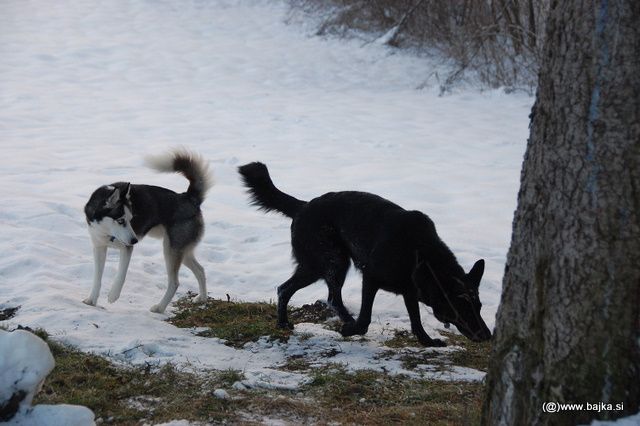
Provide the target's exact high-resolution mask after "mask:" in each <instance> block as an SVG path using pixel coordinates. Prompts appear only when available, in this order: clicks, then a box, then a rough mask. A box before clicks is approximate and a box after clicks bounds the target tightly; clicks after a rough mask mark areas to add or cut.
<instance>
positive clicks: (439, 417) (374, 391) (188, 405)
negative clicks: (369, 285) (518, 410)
mask: <svg viewBox="0 0 640 426" xmlns="http://www.w3.org/2000/svg"><path fill="white" fill-rule="evenodd" d="M48 343H49V346H50V347H51V350H52V352H53V354H54V357H55V359H56V368H55V369H54V371H53V372H52V373H51V375H50V376H49V377H48V378H47V380H46V381H45V385H44V388H43V390H42V392H40V394H38V396H37V397H36V400H35V401H34V403H36V404H40V403H47V404H60V403H67V404H80V405H84V406H87V407H89V408H91V409H92V410H93V411H94V412H95V414H96V417H98V418H102V419H103V422H104V423H107V424H117V425H134V424H140V423H141V422H144V423H147V422H148V423H152V424H153V423H158V422H165V421H169V420H175V419H186V420H191V421H200V422H209V423H231V424H254V423H255V424H258V423H260V421H261V420H262V419H263V418H265V417H268V418H270V419H280V420H284V421H285V422H289V423H293V424H303V423H314V422H319V423H325V422H326V421H337V422H340V423H342V424H367V425H388V424H403V425H404V424H406V425H422V424H435V425H449V424H461V425H469V424H476V423H478V420H479V413H480V407H481V397H482V385H481V384H480V383H463V382H460V383H458V382H443V381H428V380H414V379H411V378H408V377H404V376H390V375H388V374H385V373H380V372H375V371H369V370H364V371H358V372H355V373H349V372H347V371H346V369H345V368H344V366H342V365H329V366H325V367H322V368H316V369H311V370H310V374H311V375H312V381H311V382H310V383H309V384H308V385H306V386H303V387H302V388H300V389H298V390H296V391H293V392H291V391H278V390H247V391H241V392H235V391H232V392H231V393H232V395H233V394H235V395H236V396H238V395H239V396H240V397H236V398H232V399H230V400H221V399H218V398H215V397H214V396H213V394H212V392H213V390H214V389H216V388H218V387H221V388H227V389H228V388H229V387H230V386H231V385H232V384H233V383H234V382H236V381H238V380H242V378H243V377H242V374H241V373H239V372H237V371H234V370H225V371H220V372H217V373H212V374H209V375H207V376H195V375H192V374H189V373H184V372H180V371H178V370H176V369H175V368H173V367H172V366H170V365H168V366H164V367H162V368H159V369H150V368H133V367H127V368H122V367H117V366H114V365H113V364H111V363H110V362H109V361H107V360H105V359H103V358H101V357H99V356H96V355H91V354H85V353H82V352H79V351H76V350H74V349H71V348H68V347H65V346H62V345H59V344H57V343H55V342H51V341H49V342H48ZM300 363H301V364H300V367H301V368H304V369H305V370H306V369H307V368H309V366H308V365H305V364H304V361H302V360H301V361H300ZM292 367H293V366H292ZM291 370H295V368H291Z"/></svg>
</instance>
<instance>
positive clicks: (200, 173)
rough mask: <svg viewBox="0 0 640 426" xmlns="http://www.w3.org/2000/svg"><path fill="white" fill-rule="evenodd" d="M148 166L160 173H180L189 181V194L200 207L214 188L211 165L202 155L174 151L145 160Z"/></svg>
mask: <svg viewBox="0 0 640 426" xmlns="http://www.w3.org/2000/svg"><path fill="white" fill-rule="evenodd" d="M145 162H146V164H147V166H149V167H150V168H152V169H154V170H156V171H159V172H165V173H170V172H176V173H180V174H181V175H183V176H184V177H186V178H187V179H188V180H189V188H188V189H187V194H188V195H189V196H191V198H193V200H194V201H195V202H196V204H197V205H198V206H199V205H200V204H202V202H203V201H204V197H205V195H206V194H207V191H208V190H209V188H211V187H212V186H213V176H212V175H211V172H210V171H209V164H208V163H207V161H205V159H204V158H202V156H201V155H199V154H196V153H194V152H191V151H188V150H186V149H184V148H180V149H174V150H173V151H170V152H168V153H166V154H162V155H157V156H149V157H146V158H145Z"/></svg>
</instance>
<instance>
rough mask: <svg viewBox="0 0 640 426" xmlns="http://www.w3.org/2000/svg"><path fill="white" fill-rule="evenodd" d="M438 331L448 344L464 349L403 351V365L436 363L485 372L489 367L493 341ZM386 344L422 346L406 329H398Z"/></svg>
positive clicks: (396, 347)
mask: <svg viewBox="0 0 640 426" xmlns="http://www.w3.org/2000/svg"><path fill="white" fill-rule="evenodd" d="M438 333H440V334H441V335H442V336H443V337H446V342H447V346H459V347H461V348H462V349H461V350H456V351H451V352H444V353H442V352H435V351H420V352H412V353H403V354H402V355H401V356H400V359H401V360H402V361H403V367H404V368H407V369H413V368H415V367H416V366H417V365H418V364H434V365H436V366H442V367H445V366H446V365H457V366H461V367H468V368H473V369H476V370H479V371H485V372H486V371H487V370H488V369H489V357H490V355H491V342H479V343H478V342H473V341H471V340H469V339H467V338H466V337H464V336H460V335H458V334H453V333H449V332H447V331H442V330H439V331H438ZM385 346H388V347H390V348H394V349H401V348H406V347H417V348H420V347H422V345H421V344H420V343H419V342H418V340H417V339H416V338H415V336H414V335H413V333H410V332H408V331H406V330H398V331H396V333H395V335H394V337H392V338H391V339H389V340H387V341H386V342H385Z"/></svg>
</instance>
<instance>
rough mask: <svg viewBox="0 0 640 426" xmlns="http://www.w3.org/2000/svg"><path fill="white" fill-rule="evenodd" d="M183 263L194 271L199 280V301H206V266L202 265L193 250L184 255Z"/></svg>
mask: <svg viewBox="0 0 640 426" xmlns="http://www.w3.org/2000/svg"><path fill="white" fill-rule="evenodd" d="M182 263H184V266H186V267H187V268H189V269H190V270H191V272H193V275H195V276H196V279H197V280H198V287H199V294H198V299H197V300H198V302H206V301H207V281H206V277H205V274H204V268H203V267H202V265H200V263H198V261H197V260H196V258H195V256H194V255H193V252H190V253H189V254H187V255H186V256H185V257H184V260H183V261H182Z"/></svg>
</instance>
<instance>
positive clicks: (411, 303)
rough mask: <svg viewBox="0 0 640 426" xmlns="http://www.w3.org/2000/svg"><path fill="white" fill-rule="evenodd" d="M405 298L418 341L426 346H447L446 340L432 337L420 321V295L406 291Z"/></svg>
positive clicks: (412, 329)
mask: <svg viewBox="0 0 640 426" xmlns="http://www.w3.org/2000/svg"><path fill="white" fill-rule="evenodd" d="M402 297H403V298H404V305H405V306H406V307H407V312H409V320H410V321H411V332H412V333H413V334H415V336H416V337H417V338H418V341H419V342H420V343H422V344H423V345H424V346H434V347H442V346H447V344H446V343H445V342H443V341H442V340H440V339H432V338H431V337H429V335H428V334H427V332H426V331H424V328H423V327H422V322H421V321H420V306H419V305H418V295H417V294H415V293H405V294H403V295H402Z"/></svg>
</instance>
